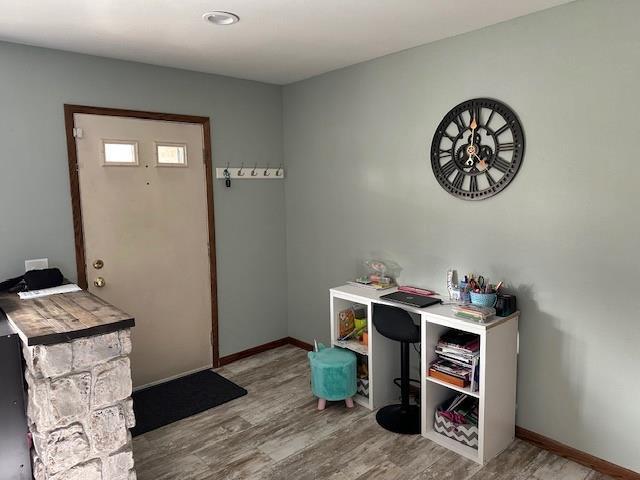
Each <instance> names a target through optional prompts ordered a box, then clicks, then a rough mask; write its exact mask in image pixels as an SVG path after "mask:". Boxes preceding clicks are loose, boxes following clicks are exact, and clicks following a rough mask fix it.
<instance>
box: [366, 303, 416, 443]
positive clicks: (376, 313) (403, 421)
mask: <svg viewBox="0 0 640 480" xmlns="http://www.w3.org/2000/svg"><path fill="white" fill-rule="evenodd" d="M373 325H374V326H375V327H376V330H377V331H378V332H379V333H380V335H382V336H384V337H387V338H390V339H391V340H396V341H398V342H400V348H401V351H400V391H401V393H402V403H400V404H399V405H387V406H386V407H383V408H381V409H380V410H378V413H377V414H376V420H377V421H378V424H379V425H380V426H381V427H383V428H385V429H387V430H389V431H391V432H395V433H406V434H417V433H420V407H418V406H417V405H409V348H410V344H411V343H418V342H420V327H419V326H418V325H416V324H415V323H413V319H412V318H411V315H409V313H407V312H406V311H405V310H402V309H401V308H397V307H391V306H388V305H380V304H375V305H374V306H373Z"/></svg>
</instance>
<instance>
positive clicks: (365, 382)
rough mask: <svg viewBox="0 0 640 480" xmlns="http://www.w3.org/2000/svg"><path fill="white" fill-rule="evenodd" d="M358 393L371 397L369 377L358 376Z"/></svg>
mask: <svg viewBox="0 0 640 480" xmlns="http://www.w3.org/2000/svg"><path fill="white" fill-rule="evenodd" d="M358 393H359V394H360V395H362V396H363V397H367V398H369V379H368V378H358Z"/></svg>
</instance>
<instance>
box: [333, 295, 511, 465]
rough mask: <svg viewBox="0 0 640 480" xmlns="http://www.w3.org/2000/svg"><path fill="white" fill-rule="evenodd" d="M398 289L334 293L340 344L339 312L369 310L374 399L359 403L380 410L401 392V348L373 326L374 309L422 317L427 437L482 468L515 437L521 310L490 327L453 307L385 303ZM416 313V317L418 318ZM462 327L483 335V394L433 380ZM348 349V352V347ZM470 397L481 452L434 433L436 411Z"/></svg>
mask: <svg viewBox="0 0 640 480" xmlns="http://www.w3.org/2000/svg"><path fill="white" fill-rule="evenodd" d="M392 291H394V290H386V291H382V292H378V291H375V290H370V289H366V288H362V287H356V286H351V285H345V286H342V287H338V288H333V289H331V290H330V306H331V338H332V345H334V346H339V345H337V343H338V342H337V325H338V323H337V322H338V317H337V315H338V313H339V312H340V311H341V310H343V309H344V308H349V307H351V306H353V305H355V304H359V305H363V306H365V307H366V309H367V322H368V327H369V328H368V331H369V345H368V348H367V351H366V353H367V360H368V365H369V398H363V397H360V398H358V397H356V399H355V400H356V401H357V402H358V403H359V404H361V405H363V406H365V407H367V408H369V409H371V410H375V409H378V408H380V407H383V406H385V405H389V404H392V403H399V401H398V396H399V391H398V388H397V387H396V386H395V384H394V383H393V379H394V378H396V377H399V376H400V344H399V343H398V342H394V341H392V340H389V339H387V338H385V337H383V336H381V335H379V334H378V333H377V331H376V330H375V328H374V326H373V321H372V319H373V305H374V304H376V303H381V304H386V305H393V306H396V307H399V308H403V309H404V310H406V311H408V312H410V313H412V314H416V315H419V317H420V328H421V335H422V344H421V362H420V368H421V372H420V380H421V402H420V405H421V416H422V418H421V420H422V435H423V436H424V437H426V438H428V439H429V440H432V441H434V442H436V443H438V444H440V445H442V446H444V447H446V448H448V449H450V450H452V451H454V452H456V453H458V454H459V455H462V456H464V457H466V458H469V459H471V460H473V461H475V462H477V463H479V464H481V465H484V464H485V463H487V462H488V461H489V460H491V459H492V458H494V457H495V456H496V455H498V454H499V453H500V452H502V451H503V450H504V449H506V448H507V447H508V446H509V445H510V444H511V442H513V440H514V438H515V407H516V375H517V355H518V352H517V345H518V320H519V312H516V313H514V314H513V315H511V316H509V317H504V318H501V317H493V318H492V319H490V320H489V321H487V322H486V323H479V322H476V321H473V320H468V319H462V318H458V317H455V316H454V315H453V313H452V311H451V306H450V305H434V306H431V307H427V308H423V309H419V308H415V307H410V306H406V305H400V304H397V303H392V302H389V301H386V300H384V299H381V298H380V296H381V295H384V294H386V293H391V292H392ZM416 315H414V317H415V316H416ZM449 329H457V330H462V331H465V332H470V333H474V334H476V335H479V336H480V381H479V390H478V391H477V392H472V391H471V390H470V388H459V387H456V386H453V385H449V384H447V383H445V382H443V381H440V380H438V379H435V378H433V377H429V376H428V366H429V363H430V362H431V361H432V360H433V359H435V347H436V344H437V343H438V340H439V339H440V336H441V335H442V334H443V333H444V332H446V331H447V330H449ZM347 348H349V347H348V346H347ZM458 393H467V394H469V395H471V396H473V397H475V398H476V399H477V400H478V407H479V408H478V412H479V422H478V448H477V449H475V448H472V447H468V446H466V445H464V444H462V443H459V442H458V441H456V440H454V439H451V438H449V437H446V436H444V435H441V434H439V433H437V432H436V431H434V429H433V423H434V420H435V412H436V409H437V408H438V406H440V405H441V404H442V403H443V402H444V401H445V400H447V399H449V398H452V397H454V396H456V395H457V394H458Z"/></svg>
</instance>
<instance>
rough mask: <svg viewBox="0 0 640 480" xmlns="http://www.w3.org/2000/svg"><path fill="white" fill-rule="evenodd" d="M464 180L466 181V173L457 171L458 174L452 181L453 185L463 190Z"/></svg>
mask: <svg viewBox="0 0 640 480" xmlns="http://www.w3.org/2000/svg"><path fill="white" fill-rule="evenodd" d="M462 182H464V173H462V172H460V171H459V172H458V173H456V176H455V178H454V179H453V182H451V185H453V187H454V188H457V189H458V190H462Z"/></svg>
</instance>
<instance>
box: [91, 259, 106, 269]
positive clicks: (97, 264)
mask: <svg viewBox="0 0 640 480" xmlns="http://www.w3.org/2000/svg"><path fill="white" fill-rule="evenodd" d="M102 267H104V262H103V261H102V260H100V259H98V260H96V261H95V262H93V268H95V269H96V270H100V269H101V268H102Z"/></svg>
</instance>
